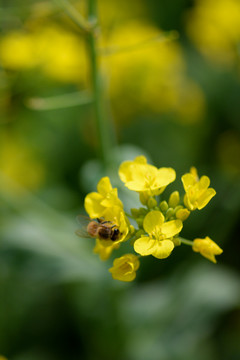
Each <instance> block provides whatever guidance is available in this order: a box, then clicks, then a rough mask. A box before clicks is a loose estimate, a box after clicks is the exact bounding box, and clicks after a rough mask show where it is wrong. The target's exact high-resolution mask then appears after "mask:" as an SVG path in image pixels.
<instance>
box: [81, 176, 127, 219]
mask: <svg viewBox="0 0 240 360" xmlns="http://www.w3.org/2000/svg"><path fill="white" fill-rule="evenodd" d="M113 206H117V207H120V208H121V209H123V204H122V202H121V200H119V198H118V190H117V188H114V189H113V188H112V185H111V182H110V179H109V177H107V176H106V177H103V178H102V179H101V180H100V181H99V182H98V185H97V192H91V193H90V194H88V195H87V196H86V197H85V201H84V207H85V210H86V212H87V213H88V215H89V216H90V218H91V219H95V218H100V217H103V216H104V214H105V212H106V209H107V208H112V207H113Z"/></svg>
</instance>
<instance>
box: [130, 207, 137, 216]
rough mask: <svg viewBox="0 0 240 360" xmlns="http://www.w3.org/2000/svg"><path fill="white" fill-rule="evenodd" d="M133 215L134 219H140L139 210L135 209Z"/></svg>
mask: <svg viewBox="0 0 240 360" xmlns="http://www.w3.org/2000/svg"><path fill="white" fill-rule="evenodd" d="M131 214H132V216H133V217H135V218H136V217H138V215H139V209H135V208H133V209H131Z"/></svg>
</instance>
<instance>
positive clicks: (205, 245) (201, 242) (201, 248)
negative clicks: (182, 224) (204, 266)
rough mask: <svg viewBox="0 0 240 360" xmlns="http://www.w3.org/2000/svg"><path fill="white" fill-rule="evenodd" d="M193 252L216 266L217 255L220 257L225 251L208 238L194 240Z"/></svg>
mask: <svg viewBox="0 0 240 360" xmlns="http://www.w3.org/2000/svg"><path fill="white" fill-rule="evenodd" d="M193 251H196V252H199V253H200V254H201V255H202V256H204V257H205V258H207V259H208V260H210V261H212V262H214V263H215V264H216V262H217V261H216V259H215V255H220V254H221V253H222V252H223V250H222V249H221V248H220V247H219V246H218V245H217V244H216V243H215V242H214V241H213V240H211V239H210V238H209V237H208V236H206V237H205V239H195V240H193Z"/></svg>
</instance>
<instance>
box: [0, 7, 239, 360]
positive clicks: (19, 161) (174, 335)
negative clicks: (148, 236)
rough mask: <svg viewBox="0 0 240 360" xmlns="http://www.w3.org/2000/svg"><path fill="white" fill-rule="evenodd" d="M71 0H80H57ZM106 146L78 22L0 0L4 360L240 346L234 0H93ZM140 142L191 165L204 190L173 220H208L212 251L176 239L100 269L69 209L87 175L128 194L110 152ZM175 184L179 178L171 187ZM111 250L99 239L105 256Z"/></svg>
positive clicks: (207, 355) (204, 353)
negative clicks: (118, 268)
mask: <svg viewBox="0 0 240 360" xmlns="http://www.w3.org/2000/svg"><path fill="white" fill-rule="evenodd" d="M72 4H73V5H74V6H75V8H76V9H78V10H79V11H81V13H82V14H86V9H87V7H86V5H87V0H86V1H84V0H78V1H72ZM98 9H99V19H100V25H101V35H100V37H99V60H100V66H101V73H102V80H103V88H104V90H105V93H104V94H105V95H104V98H105V111H106V114H108V117H109V119H110V120H111V141H112V148H111V155H112V156H113V159H114V163H113V164H112V166H111V167H110V168H108V169H106V168H105V169H104V168H103V166H102V163H101V160H100V159H99V158H98V153H99V139H98V136H97V132H96V125H95V118H94V113H93V109H92V105H91V104H90V103H89V79H90V76H91V74H90V68H89V55H88V51H87V47H86V38H85V35H84V34H83V32H82V31H80V30H79V28H78V27H77V25H76V24H75V23H74V22H73V21H72V20H71V19H70V18H69V17H68V16H67V15H66V14H65V13H64V12H63V11H62V9H61V8H60V7H59V6H58V5H57V3H56V2H51V1H44V0H42V1H34V0H25V1H22V0H8V1H2V2H1V6H0V32H1V33H0V36H1V38H0V112H1V117H0V126H1V131H0V355H2V356H5V357H6V358H7V359H9V360H10V359H11V360H66V359H68V360H79V359H89V360H90V359H91V360H99V359H104V360H108V359H109V360H110V359H116V360H123V359H124V360H128V359H129V360H141V359H142V360H145V359H148V360H160V359H161V360H192V359H195V360H198V359H199V360H200V359H203V358H204V359H206V360H215V359H216V360H221V359H222V360H225V359H228V360H237V359H239V358H240V343H239V337H240V308H239V305H240V281H239V280H240V277H239V270H240V262H239V253H240V245H239V243H240V239H239V230H240V229H239V213H240V182H239V180H240V1H239V0H196V1H191V0H174V1H168V2H165V1H156V0H136V1H127V0H122V1H113V0H98ZM139 154H144V155H146V156H147V157H148V159H149V161H150V162H152V163H153V164H155V165H156V166H158V167H162V166H167V167H168V166H170V167H173V168H175V169H176V172H177V176H178V179H177V181H176V183H174V184H172V185H171V186H169V191H173V190H174V189H176V188H177V187H178V188H182V187H181V182H180V180H179V179H180V177H181V175H182V174H183V173H185V172H187V171H189V168H190V166H193V165H194V166H196V167H197V168H198V171H199V174H200V175H203V174H206V175H208V176H209V177H210V179H211V185H212V186H213V187H214V188H215V189H216V191H217V195H216V197H214V198H213V199H212V201H211V203H210V204H209V205H208V206H207V207H206V208H205V209H203V210H202V211H198V210H196V211H195V212H194V213H193V214H192V215H191V217H190V218H189V219H188V220H187V221H186V223H185V227H184V231H183V232H184V233H183V236H185V237H186V238H189V239H194V238H195V237H205V236H206V235H208V236H210V237H211V238H212V239H213V240H214V241H216V242H217V243H218V244H219V245H220V246H221V247H222V248H223V249H224V252H223V254H222V255H221V256H219V257H218V264H217V265H214V264H212V263H209V262H208V261H207V260H206V259H204V258H202V257H201V256H199V254H195V253H193V252H192V251H191V248H189V247H186V246H181V247H180V248H178V249H177V250H176V251H174V252H173V254H172V255H171V256H170V257H169V258H168V259H166V260H162V261H160V260H157V259H155V258H153V257H147V258H144V259H143V260H142V262H141V267H140V269H139V271H138V274H137V279H136V280H135V281H134V282H133V283H130V284H126V283H120V282H117V281H114V280H112V278H111V275H110V273H108V268H109V267H110V266H111V264H112V259H110V260H108V261H107V262H101V261H100V260H99V258H98V256H97V255H96V254H93V253H92V249H93V245H94V244H93V242H92V241H91V240H89V239H80V238H77V237H76V235H75V234H74V231H75V230H76V228H77V227H78V225H77V222H76V220H75V218H76V215H78V214H84V213H85V212H84V208H83V200H84V197H85V195H86V194H87V193H88V192H89V191H94V190H95V187H96V184H97V182H98V180H99V179H100V177H101V176H104V175H109V176H110V178H111V180H112V182H113V184H114V185H115V186H118V187H119V194H120V198H121V199H122V200H123V201H124V205H125V208H126V209H127V210H129V209H130V208H131V207H137V206H138V205H139V203H138V200H137V198H135V197H133V198H131V197H130V195H129V193H128V192H127V191H126V190H125V189H124V188H123V186H122V185H121V184H120V182H119V179H118V176H117V167H118V165H119V163H120V162H121V161H122V160H124V159H133V158H134V157H135V156H136V155H139ZM182 194H183V190H182ZM116 254H117V253H114V255H115V256H116Z"/></svg>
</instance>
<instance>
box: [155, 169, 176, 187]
mask: <svg viewBox="0 0 240 360" xmlns="http://www.w3.org/2000/svg"><path fill="white" fill-rule="evenodd" d="M175 179H176V172H175V170H174V169H172V168H160V169H158V171H157V174H156V180H155V186H157V187H158V188H161V187H163V186H166V185H168V184H170V183H171V182H173V181H174V180H175Z"/></svg>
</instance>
